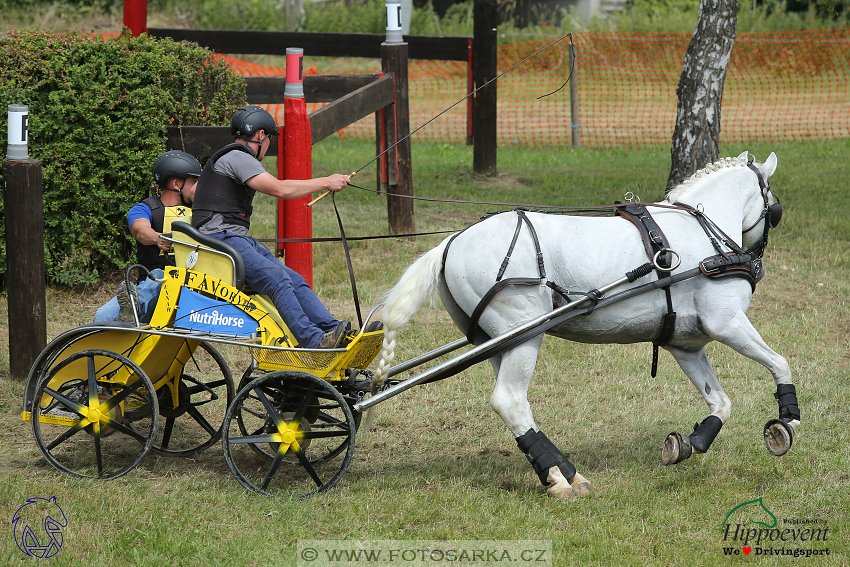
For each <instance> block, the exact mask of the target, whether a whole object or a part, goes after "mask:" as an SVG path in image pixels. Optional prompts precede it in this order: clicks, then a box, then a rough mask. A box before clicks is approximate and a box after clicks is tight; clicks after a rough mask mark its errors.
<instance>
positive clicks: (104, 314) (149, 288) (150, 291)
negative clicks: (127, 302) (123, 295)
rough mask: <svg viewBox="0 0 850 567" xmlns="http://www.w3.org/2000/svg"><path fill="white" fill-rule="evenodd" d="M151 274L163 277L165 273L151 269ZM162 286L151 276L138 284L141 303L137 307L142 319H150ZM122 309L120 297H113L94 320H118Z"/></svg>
mask: <svg viewBox="0 0 850 567" xmlns="http://www.w3.org/2000/svg"><path fill="white" fill-rule="evenodd" d="M151 275H152V276H153V277H155V278H158V279H162V277H163V276H164V275H165V274H164V272H163V271H162V270H151ZM160 288H162V284H161V283H159V282H157V281H154V280H152V279H150V278H145V279H143V280H142V281H140V282H139V284H138V285H137V286H136V290H137V291H138V292H139V305H138V306H137V307H138V309H139V320H140V321H150V316H151V315H152V314H153V310H154V308H156V301H157V300H158V299H159V290H160ZM120 310H121V306H119V305H118V297H117V296H116V297H113V298H112V299H110V300H109V302H108V303H107V304H106V305H104V306H103V307H101V308H100V309H98V310H97V313H95V314H94V322H95V323H100V322H101V321H117V320H118V313H119V311H120Z"/></svg>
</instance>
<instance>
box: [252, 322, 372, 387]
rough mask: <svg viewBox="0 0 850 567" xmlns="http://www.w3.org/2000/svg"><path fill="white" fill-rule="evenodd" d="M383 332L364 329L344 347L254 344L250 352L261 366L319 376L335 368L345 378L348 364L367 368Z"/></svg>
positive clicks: (260, 367) (321, 376)
mask: <svg viewBox="0 0 850 567" xmlns="http://www.w3.org/2000/svg"><path fill="white" fill-rule="evenodd" d="M383 339H384V332H383V331H378V332H375V333H364V334H363V335H361V336H359V337H358V338H356V339H355V340H354V341H353V342H352V343H351V344H349V345H348V347H347V348H346V350H345V351H324V352H322V351H308V350H300V349H291V350H272V349H269V348H262V347H251V355H252V356H253V357H254V359H255V360H256V361H257V364H258V365H259V369H260V370H264V371H272V370H302V371H304V372H309V373H310V374H313V375H315V376H318V377H320V378H324V377H326V376H328V375H329V374H331V373H332V372H336V373H337V377H338V378H344V376H343V373H342V372H341V371H342V370H345V369H346V368H357V369H364V368H366V367H367V366H368V365H369V364H370V363H371V362H372V360H373V359H374V358H375V355H377V354H378V351H379V350H381V344H382V343H383Z"/></svg>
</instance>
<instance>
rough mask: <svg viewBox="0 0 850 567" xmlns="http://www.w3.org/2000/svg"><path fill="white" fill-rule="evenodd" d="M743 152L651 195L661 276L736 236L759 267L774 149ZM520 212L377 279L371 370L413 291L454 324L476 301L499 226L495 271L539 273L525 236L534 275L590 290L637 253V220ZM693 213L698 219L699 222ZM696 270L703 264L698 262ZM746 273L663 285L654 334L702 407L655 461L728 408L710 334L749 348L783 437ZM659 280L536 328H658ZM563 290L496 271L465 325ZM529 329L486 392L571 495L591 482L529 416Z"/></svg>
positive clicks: (793, 413) (505, 322)
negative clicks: (759, 159)
mask: <svg viewBox="0 0 850 567" xmlns="http://www.w3.org/2000/svg"><path fill="white" fill-rule="evenodd" d="M747 157H748V154H747V153H746V152H744V153H743V154H741V155H740V156H738V157H737V158H726V159H723V160H720V161H718V162H717V163H714V164H710V165H709V166H707V167H706V168H705V169H703V170H701V171H699V172H697V173H695V174H694V175H693V176H692V177H691V178H690V179H688V180H686V181H685V182H684V183H683V184H682V185H680V186H679V187H677V188H675V189H674V190H672V191H671V192H670V193H669V194H668V195H667V197H666V198H665V200H664V201H662V202H661V203H657V204H656V205H658V206H649V207H647V208H648V210H650V212H651V213H652V217H654V219H655V221H656V222H657V225H658V226H659V227H660V228H661V230H662V231H663V233H664V234H665V235H666V237H667V239H668V242H669V249H671V250H673V251H674V252H675V253H673V252H666V253H665V252H662V254H665V256H666V257H668V258H669V260H670V263H667V264H663V263H657V264H656V266H657V267H661V268H668V269H669V267H670V266H671V265H672V264H674V263H675V261H676V257H678V258H679V259H680V260H681V262H680V264H678V266H679V267H678V268H676V269H674V270H672V271H671V275H672V276H673V277H675V276H676V275H677V274H681V273H683V272H685V271H686V270H688V269H689V268H694V267H697V266H698V265H699V264H700V262H701V261H703V260H705V259H706V258H709V257H712V256H714V257H720V256H721V255H720V254H719V251H720V250H721V249H722V251H724V252H731V251H733V250H738V251H739V252H742V251H743V249H747V252H749V256H750V258H751V260H753V263H752V264H748V265H747V266H749V268H751V269H750V271H749V272H747V273H749V274H751V275H754V274H757V273H758V272H760V271H761V255H762V253H763V249H764V245H765V244H766V242H767V229H768V228H770V227H772V225H773V226H775V224H777V223H778V221H779V218H780V217H781V208H779V205H778V204H776V198H775V195H774V194H773V192H772V191H771V190H770V188H769V185H768V184H767V178H768V177H769V176H770V175H771V174H773V172H774V171H775V169H776V163H777V160H776V156H775V155H774V154H772V153H771V154H770V156H769V157H768V159H767V161H766V162H765V163H763V164H761V163H756V164H753V163H752V162H749V163H748V161H747ZM673 203H679V204H685V205H689V206H690V207H692V209H691V210H688V209H687V207H674V206H672V205H673ZM525 215H526V216H527V218H528V220H530V221H531V225H532V226H533V228H534V231H532V230H531V228H530V226H528V225H527V224H526V223H524V222H523V223H519V221H518V218H517V213H515V212H509V213H502V214H498V215H494V216H492V217H489V218H487V219H486V220H484V221H481V222H479V223H477V224H475V225H472V226H471V227H469V228H467V229H466V230H464V231H462V232H461V233H458V234H456V235H454V236H453V237H449V238H447V239H446V240H444V241H443V242H442V243H441V244H440V245H439V246H437V247H436V248H434V249H433V250H431V251H429V252H427V253H425V254H424V255H423V256H422V257H420V258H419V259H418V260H417V261H416V262H415V263H414V264H413V265H411V266H410V267H409V268H408V269H407V270H406V271H405V273H404V274H403V275H402V277H401V279H400V281H399V282H398V284H397V285H396V286H395V287H393V289H392V290H390V291H389V292H388V294H387V298H386V302H385V304H384V309H383V317H382V319H383V321H384V325H385V340H384V349H383V351H382V356H381V362H380V363H379V366H378V370H377V371H376V375H375V382H376V383H381V382H383V381H385V379H386V376H387V371H388V369H389V364H390V362H391V361H392V359H393V352H394V347H395V337H396V330H397V329H398V328H399V327H401V326H403V325H404V324H406V323H407V322H408V321H409V320H410V318H411V317H412V316H413V315H414V313H415V312H416V311H417V310H418V309H419V308H420V307H421V305H422V304H423V303H424V302H425V301H426V300H429V299H430V300H431V303H432V305H433V304H434V301H435V296H436V294H437V292H439V296H440V298H441V299H442V303H443V305H444V307H445V308H446V309H447V311H448V312H449V314H450V315H451V317H452V319H453V320H454V322H455V324H456V325H457V326H458V328H460V329H461V330H462V331H464V332H467V329H468V326H469V324H470V319H471V316H472V314H473V312H474V311H475V310H476V307H477V306H478V305H479V301H480V300H481V299H482V297H484V296H485V294H487V292H488V290H490V289H491V287H493V285H494V282H495V281H496V278H497V274H498V272H499V269H500V266H502V264H503V260H504V259H505V257H506V255H507V254H508V249H509V248H510V247H511V241H512V240H516V242H515V247H514V248H513V252H512V254H511V255H510V260H509V262H508V265H507V268H506V269H505V270H504V274H503V277H504V278H511V277H520V278H537V277H538V276H539V271H538V256H539V254H538V247H537V246H535V243H534V241H535V239H536V240H538V241H539V252H540V253H541V254H542V260H543V262H544V265H545V273H546V278H545V279H543V280H541V284H542V283H545V281H547V280H548V281H554V282H555V283H556V284H557V285H559V286H560V290H561V291H563V290H564V289H567V290H570V291H571V292H576V291H579V292H588V291H590V290H594V289H596V288H599V287H601V286H602V285H603V284H607V283H610V282H613V281H616V280H618V279H621V278H622V277H623V276H624V274H626V273H627V272H628V271H630V270H634V269H635V268H636V267H637V266H639V265H641V264H645V263H646V262H647V259H648V258H647V250H646V249H645V246H644V242H643V241H642V238H641V236H640V233H639V231H638V230H636V228H635V227H634V226H633V225H632V223H629V222H625V221H624V220H623V219H622V218H619V217H586V216H562V215H555V214H544V213H530V212H528V213H525ZM700 219H703V223H702V224H703V225H705V228H702V227H701V223H700ZM520 224H521V225H522V226H521V227H520V226H518V225H520ZM533 232H536V235H535V234H533ZM515 233H518V235H519V236H518V237H516V236H515ZM709 234H711V236H712V238H714V240H715V241H717V243H718V245H717V246H715V245H713V244H712V242H711V240H710V238H709ZM535 237H536V238H535ZM724 242H725V243H724ZM447 247H448V250H446V248H447ZM732 257H734V256H728V258H732ZM721 263H722V262H721ZM715 264H716V262H715ZM737 268H738V272H739V273H742V274H743V273H744V272H746V270H745V269H743V268H742V266H741V265H738V266H737ZM648 271H649V270H647V272H648ZM705 271H711V268H710V265H709V268H706V270H705ZM761 273H763V272H761ZM760 275H761V274H758V275H757V276H756V278H755V279H758V277H760ZM660 276H664V273H662V272H661V271H660V270H654V272H653V273H652V274H647V275H646V276H643V277H640V279H638V280H637V281H635V282H634V285H633V287H636V286H639V285H641V284H643V283H647V282H652V281H654V280H658V279H659V277H660ZM754 285H755V284H754V282H752V283H751V281H748V280H747V279H746V278H744V277H726V278H722V279H714V278H710V277H707V276H706V275H703V274H702V273H700V274H699V275H697V276H696V277H691V278H689V279H685V280H683V281H678V282H677V283H674V284H672V285H670V286H669V290H670V292H671V294H670V301H671V303H672V306H673V310H674V311H675V313H676V316H675V323H674V326H671V327H670V328H669V329H667V331H668V335H669V331H672V335H671V336H669V340H668V341H667V342H666V344H663V345H662V346H663V348H664V349H666V350H667V351H668V352H670V354H671V355H673V357H674V358H675V360H676V361H677V362H678V364H679V366H680V367H681V368H682V370H683V371H684V372H685V374H686V375H687V376H688V378H689V379H690V380H691V382H692V383H693V384H694V386H696V388H697V389H698V390H699V392H700V394H702V396H703V398H704V399H705V401H706V403H707V404H708V407H709V410H710V415H709V417H707V418H706V419H705V420H704V421H703V422H702V423H701V424H699V425H698V426H697V427H696V428H695V430H694V433H692V434H690V435H681V434H679V433H671V434H670V436H668V438H667V440H666V441H665V443H664V445H663V447H662V461H663V462H664V464H673V463H676V462H679V461H681V460H684V459H686V458H688V457H689V456H690V454H691V452H694V453H702V452H705V451H706V450H707V449H708V447H709V445H710V444H711V442H712V441H713V440H714V438H715V436H716V435H717V433H718V432H719V431H720V428H721V426H722V425H723V423H725V422H726V420H728V419H729V416H730V412H731V402H730V401H729V398H728V397H727V396H726V393H725V392H724V391H723V388H722V386H721V385H720V382H719V381H718V379H717V376H716V375H715V373H714V371H713V370H712V368H711V364H710V363H709V361H708V358H707V356H706V352H705V348H704V347H705V345H706V344H707V343H709V342H711V341H713V340H716V341H720V342H721V343H723V344H725V345H728V346H730V347H732V348H733V349H734V350H736V351H737V352H739V353H741V354H742V355H744V356H746V357H748V358H751V359H753V360H755V361H757V362H759V363H760V364H762V365H764V366H765V367H766V368H767V369H768V370H769V371H770V373H771V374H772V375H773V380H774V382H775V383H776V386H777V393H776V394H775V397H776V398H777V400H778V404H779V410H780V412H779V413H780V416H779V417H780V419H778V420H777V419H774V420H771V421H770V422H768V425H767V426H766V428H765V441H766V442H767V445H768V449H770V450H771V452H773V453H774V454H776V455H781V454H784V452H786V451H787V450H788V448H790V445H791V441H792V438H793V432H794V429H795V428H796V427H797V426H798V425H799V423H800V420H799V409H798V408H797V399H796V395H795V391H794V386H793V385H792V382H791V370H790V367H789V365H788V363H787V361H786V360H785V359H784V358H783V357H782V356H780V355H779V354H777V353H776V352H774V351H773V350H771V349H770V348H769V347H768V346H767V345H766V344H765V342H764V341H763V340H762V338H761V336H760V335H759V333H758V332H757V331H756V329H755V328H754V327H753V326H752V324H751V323H750V321H749V320H748V319H747V316H746V312H747V309H748V308H749V305H750V300H751V298H752V292H753V288H754ZM622 289H628V288H627V287H623V288H622ZM617 291H619V289H618V290H617ZM665 293H666V292H665V291H664V290H662V289H657V290H654V291H651V292H648V293H645V294H642V295H639V296H636V297H631V298H626V299H624V300H623V301H621V302H618V303H614V304H612V305H609V306H605V307H599V308H598V309H596V310H593V311H592V312H591V313H590V314H588V315H586V316H581V317H575V318H572V319H570V320H568V321H565V322H563V323H562V324H560V325H558V326H556V327H554V328H552V329H550V330H548V331H547V333H548V334H551V335H554V336H557V337H560V338H563V339H569V340H573V341H580V342H585V343H637V342H650V341H656V342H658V339H659V336H660V335H661V334H662V331H664V330H665V329H663V325H662V321H663V320H664V318H665V316H666V315H667V314H668V312H669V310H668V300H667V297H666V295H665ZM573 299H575V297H574V298H573ZM597 299H598V298H597ZM564 303H566V302H565V301H564V300H563V299H562V296H561V295H560V294H559V293H556V292H555V291H553V289H552V288H550V287H548V286H546V285H509V286H507V287H505V288H504V289H502V290H501V291H498V292H497V293H495V295H494V296H493V297H492V299H491V300H490V301H489V303H488V304H486V307H484V306H483V305H482V307H481V308H480V309H479V311H480V310H481V309H483V312H482V313H481V315H480V319H479V320H478V327H477V330H473V331H472V332H471V333H473V336H474V342H475V343H476V344H480V343H482V342H483V341H485V340H487V339H488V338H490V337H497V336H499V335H502V334H504V333H507V332H508V331H510V330H511V329H513V328H516V327H517V326H518V325H520V324H522V323H524V322H527V321H530V320H532V319H534V318H537V317H539V316H541V315H544V314H546V313H548V312H551V311H552V310H553V308H554V307H557V306H558V305H563V304H564ZM585 303H588V302H585ZM542 341H543V335H542V334H539V335H537V336H536V337H534V338H531V339H529V340H527V341H526V342H524V343H522V344H519V345H517V346H514V347H512V348H510V349H509V350H506V351H504V352H501V353H499V354H496V355H494V356H493V357H492V358H490V362H491V364H492V365H493V369H494V370H495V372H496V385H495V388H494V390H493V393H492V395H491V396H490V405H491V406H492V407H493V409H494V410H495V411H496V413H498V414H499V416H500V417H501V418H502V419H503V420H504V421H505V423H506V424H507V426H508V428H509V429H510V431H511V433H513V435H514V436H515V437H516V439H517V444H518V445H519V447H520V449H521V450H522V451H523V453H525V455H526V457H527V458H528V460H529V461H530V462H531V464H532V466H533V467H534V468H535V471H536V472H537V473H538V476H539V478H540V480H541V482H542V483H543V484H544V485H550V488H549V490H548V492H549V494H550V495H552V496H556V497H575V496H576V495H581V494H585V493H587V492H589V491H592V486H591V484H590V482H588V481H587V479H585V478H584V477H583V476H582V475H581V474H579V473H578V472H577V471H576V469H575V467H574V466H573V465H572V464H571V463H570V462H569V461H568V460H567V459H566V458H565V457H564V456H563V454H561V452H560V451H559V450H558V449H557V448H556V447H555V446H554V444H553V443H552V442H551V441H549V439H548V438H547V437H546V436H545V435H544V434H543V433H542V432H541V431H540V430H539V429H538V428H537V425H536V424H535V422H534V418H533V417H532V413H531V408H530V406H529V403H528V399H527V391H528V386H529V383H530V381H531V377H532V374H533V373H534V368H535V365H536V361H537V353H538V351H539V350H540V346H541V344H542Z"/></svg>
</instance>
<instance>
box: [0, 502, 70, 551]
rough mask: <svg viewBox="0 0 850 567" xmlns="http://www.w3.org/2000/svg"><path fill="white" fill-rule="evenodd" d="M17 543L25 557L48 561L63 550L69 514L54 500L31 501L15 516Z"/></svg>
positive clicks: (14, 524)
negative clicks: (63, 531) (63, 532)
mask: <svg viewBox="0 0 850 567" xmlns="http://www.w3.org/2000/svg"><path fill="white" fill-rule="evenodd" d="M12 526H13V529H14V533H15V543H16V544H17V545H18V549H20V550H21V551H22V552H23V553H24V554H25V555H29V556H30V557H38V558H40V559H47V558H48V557H53V556H54V555H56V554H57V553H59V550H60V549H62V542H63V536H62V528H65V527H67V526H68V519H67V518H66V517H65V512H63V511H62V508H60V507H59V504H58V503H57V502H56V496H53V497H52V498H37V497H34V498H30V499H28V500H27V501H26V503H25V504H24V505H23V506H21V507H20V508H18V510H17V511H16V512H15V515H14V516H12Z"/></svg>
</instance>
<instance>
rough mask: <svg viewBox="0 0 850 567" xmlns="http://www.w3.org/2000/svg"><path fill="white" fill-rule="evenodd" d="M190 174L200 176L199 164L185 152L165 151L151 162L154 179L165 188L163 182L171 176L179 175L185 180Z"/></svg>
mask: <svg viewBox="0 0 850 567" xmlns="http://www.w3.org/2000/svg"><path fill="white" fill-rule="evenodd" d="M190 175H191V176H194V177H200V176H201V164H200V163H199V162H198V160H196V159H195V158H194V157H192V156H190V155H189V154H187V153H186V152H181V151H177V150H174V151H170V152H165V153H164V154H160V155H159V157H158V158H156V161H154V162H153V178H154V181H156V184H157V185H159V186H160V187H162V188H165V183H166V182H167V181H168V180H169V179H170V178H171V177H179V178H180V179H183V180H184V181H185V180H186V178H187V177H189V176H190Z"/></svg>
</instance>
